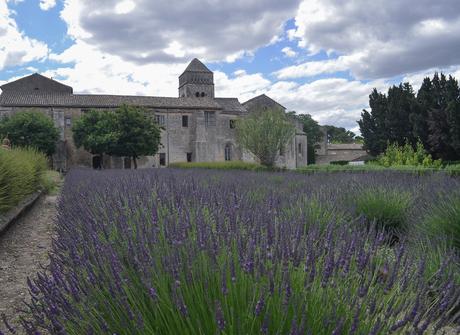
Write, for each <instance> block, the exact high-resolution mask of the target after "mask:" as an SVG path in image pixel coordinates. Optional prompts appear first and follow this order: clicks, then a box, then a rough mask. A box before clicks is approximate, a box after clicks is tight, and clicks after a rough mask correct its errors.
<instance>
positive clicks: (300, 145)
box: [297, 143, 302, 156]
mask: <svg viewBox="0 0 460 335" xmlns="http://www.w3.org/2000/svg"><path fill="white" fill-rule="evenodd" d="M297 153H298V154H299V155H301V156H302V143H299V150H298V152H297Z"/></svg>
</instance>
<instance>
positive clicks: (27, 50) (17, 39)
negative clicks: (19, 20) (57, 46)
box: [0, 1, 48, 70]
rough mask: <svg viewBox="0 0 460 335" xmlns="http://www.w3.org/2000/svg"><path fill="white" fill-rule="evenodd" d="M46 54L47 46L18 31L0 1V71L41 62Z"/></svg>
mask: <svg viewBox="0 0 460 335" xmlns="http://www.w3.org/2000/svg"><path fill="white" fill-rule="evenodd" d="M47 54H48V47H47V45H46V44H45V43H43V42H40V41H38V40H36V39H33V38H29V37H27V36H26V35H25V34H24V33H23V32H21V31H19V28H18V26H17V24H16V21H15V20H14V18H13V13H12V11H11V10H10V9H9V8H8V6H7V3H6V2H5V1H0V70H1V69H4V68H6V67H9V66H15V65H21V64H24V63H27V62H31V61H34V60H42V59H44V58H45V57H46V56H47Z"/></svg>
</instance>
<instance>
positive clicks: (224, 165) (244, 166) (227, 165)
mask: <svg viewBox="0 0 460 335" xmlns="http://www.w3.org/2000/svg"><path fill="white" fill-rule="evenodd" d="M169 167H172V168H181V169H188V168H200V169H218V170H250V171H272V169H269V168H267V167H265V166H263V165H260V164H257V163H247V162H242V161H226V162H192V163H188V162H180V163H171V164H169Z"/></svg>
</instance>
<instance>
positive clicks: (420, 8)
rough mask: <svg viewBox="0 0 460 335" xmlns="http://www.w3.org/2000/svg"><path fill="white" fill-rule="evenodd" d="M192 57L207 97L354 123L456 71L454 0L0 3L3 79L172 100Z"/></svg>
mask: <svg viewBox="0 0 460 335" xmlns="http://www.w3.org/2000/svg"><path fill="white" fill-rule="evenodd" d="M194 57H198V58H200V59H201V60H202V61H203V62H205V63H206V65H208V67H209V68H210V69H211V70H213V71H214V73H215V84H216V95H217V96H222V97H238V98H239V99H240V101H241V102H243V101H245V100H247V99H249V98H251V97H253V96H255V95H258V94H261V93H266V94H268V95H269V96H271V97H273V98H275V99H276V100H278V101H280V102H281V103H282V104H283V105H284V106H286V107H287V108H288V109H289V110H295V111H297V112H299V113H309V114H311V115H312V116H313V117H314V118H315V119H316V120H318V121H319V122H320V123H321V124H333V125H336V126H343V127H346V128H348V129H352V130H354V131H356V130H357V125H356V120H358V119H359V117H360V111H361V110H362V108H365V107H367V103H368V95H369V93H370V91H371V90H372V88H374V87H376V88H378V89H379V90H386V89H387V87H388V86H389V85H392V84H394V83H399V82H400V81H403V80H404V81H410V82H411V83H412V84H413V85H414V86H415V87H417V86H418V85H419V84H420V81H421V80H422V79H423V77H424V76H427V75H431V74H432V73H433V72H434V71H444V72H446V73H451V74H453V75H455V76H456V77H457V78H460V1H459V0H437V1H433V0H372V1H368V0H353V1H352V0H348V1H347V0H301V1H298V0H283V1H280V0H232V1H228V0H180V1H179V0H168V1H166V0H153V1H152V0H0V84H2V83H4V82H7V81H10V80H14V79H16V78H19V77H22V76H24V75H28V74H30V73H33V72H39V73H42V74H44V75H46V76H49V77H53V78H54V79H56V80H59V81H62V82H64V83H66V84H68V85H71V86H72V87H74V91H75V92H78V93H108V94H139V95H161V96H177V86H178V79H177V77H178V75H179V74H180V73H181V72H182V71H183V70H184V68H185V67H186V65H187V63H188V62H189V61H190V60H191V59H192V58H194Z"/></svg>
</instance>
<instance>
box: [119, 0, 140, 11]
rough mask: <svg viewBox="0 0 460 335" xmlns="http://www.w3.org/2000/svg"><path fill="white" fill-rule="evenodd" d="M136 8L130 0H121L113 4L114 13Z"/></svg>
mask: <svg viewBox="0 0 460 335" xmlns="http://www.w3.org/2000/svg"><path fill="white" fill-rule="evenodd" d="M134 8H136V3H135V2H134V1H131V0H123V1H121V2H119V3H117V4H116V5H115V13H117V14H128V13H129V12H132V11H133V10H134Z"/></svg>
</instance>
